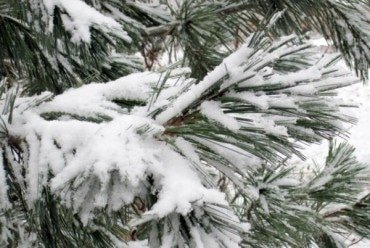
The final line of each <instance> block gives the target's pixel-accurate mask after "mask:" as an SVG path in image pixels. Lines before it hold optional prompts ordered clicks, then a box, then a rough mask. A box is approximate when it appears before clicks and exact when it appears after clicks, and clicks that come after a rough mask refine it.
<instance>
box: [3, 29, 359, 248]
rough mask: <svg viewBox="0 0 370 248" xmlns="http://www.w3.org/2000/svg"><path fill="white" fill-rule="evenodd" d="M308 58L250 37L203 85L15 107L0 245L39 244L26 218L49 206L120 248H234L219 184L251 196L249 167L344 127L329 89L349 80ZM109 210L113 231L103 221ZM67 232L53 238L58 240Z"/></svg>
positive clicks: (112, 89) (151, 83)
mask: <svg viewBox="0 0 370 248" xmlns="http://www.w3.org/2000/svg"><path fill="white" fill-rule="evenodd" d="M256 37H257V38H256ZM312 53H313V50H312V49H311V46H310V45H309V44H306V43H300V42H299V40H298V39H297V38H296V37H295V36H287V37H283V38H281V39H280V40H278V41H271V40H270V39H268V38H266V37H263V35H262V36H253V37H252V38H251V39H250V42H248V43H247V44H246V45H244V46H243V47H241V48H240V49H239V50H237V51H236V52H235V53H233V54H231V55H230V56H229V57H227V58H226V59H224V61H223V62H222V63H221V64H220V65H219V66H218V67H216V68H215V69H214V70H213V71H211V72H209V73H208V75H207V76H206V77H205V78H204V79H202V80H200V81H199V82H197V80H195V79H192V78H189V76H188V74H189V70H188V69H172V70H169V71H167V72H164V73H149V72H145V73H136V74H132V75H129V76H126V77H123V78H120V79H118V80H115V81H112V82H108V83H104V84H103V83H92V84H89V85H84V86H82V87H79V88H76V89H69V90H67V91H66V92H64V93H63V94H60V95H57V96H52V95H51V94H50V93H43V94H42V95H38V96H33V97H19V98H17V99H16V101H15V103H14V107H13V108H12V109H13V111H12V118H11V122H10V121H9V122H7V123H5V122H4V126H3V128H4V130H3V132H4V133H6V137H7V138H6V139H3V140H2V156H3V160H2V161H3V163H2V164H1V168H0V179H1V181H0V184H1V185H0V188H1V189H2V190H1V191H0V196H1V197H2V198H1V202H0V205H1V211H2V214H3V215H11V216H12V218H1V219H0V221H1V226H2V228H1V231H2V237H4V238H3V239H2V240H3V241H4V242H5V243H6V242H10V241H9V240H11V242H17V241H14V240H17V239H16V238H15V237H14V235H17V232H14V230H13V229H14V228H16V229H17V228H18V229H22V230H33V231H29V232H24V234H23V235H24V236H22V238H21V239H19V240H20V241H19V242H21V241H25V240H29V244H30V245H31V244H32V245H36V246H37V244H39V243H38V242H39V240H38V234H37V232H38V231H40V230H39V228H40V227H38V226H37V224H36V225H35V226H33V228H29V225H33V224H32V222H24V220H29V218H31V219H32V218H36V219H33V220H34V221H35V223H39V221H40V219H37V218H39V216H38V214H37V213H39V211H41V210H40V206H47V208H50V209H54V210H55V211H57V210H58V211H64V212H63V213H64V215H65V216H69V217H68V218H71V219H74V220H73V221H72V222H71V223H70V224H68V225H72V226H73V225H76V226H77V227H78V228H85V229H84V230H87V233H89V235H94V233H95V232H101V234H100V235H102V237H105V239H107V240H109V242H113V243H114V245H116V246H123V247H126V245H133V244H134V243H127V242H128V241H129V240H136V239H140V240H142V241H143V242H141V243H142V244H144V243H145V242H147V241H145V240H148V239H149V242H150V247H160V246H165V247H173V246H176V245H179V244H184V245H185V244H188V245H190V246H192V247H202V246H203V247H239V245H240V244H242V241H243V239H244V237H247V236H245V235H244V234H245V233H246V232H248V228H249V224H248V223H247V222H249V220H248V219H246V218H244V217H241V216H240V215H239V214H238V212H237V211H236V209H237V208H238V207H241V206H237V207H235V206H234V203H233V202H231V200H230V199H229V198H228V197H226V195H225V194H224V192H225V190H223V189H222V187H220V185H221V184H222V180H224V181H225V180H228V181H230V182H231V185H232V187H233V192H238V193H241V194H248V193H249V191H248V190H247V188H248V187H247V188H246V187H245V184H246V181H245V180H246V178H248V177H249V176H250V171H251V169H253V170H257V169H258V168H264V166H267V167H268V168H270V169H273V168H275V167H276V166H278V165H279V163H281V162H284V160H285V159H286V158H287V157H289V156H291V154H292V153H296V154H299V150H298V148H299V147H300V145H301V144H302V143H301V142H315V141H318V140H320V139H322V138H331V137H333V136H334V135H335V134H338V133H340V132H341V131H342V129H341V124H342V123H343V122H348V121H351V120H352V118H351V117H348V116H346V115H343V114H341V113H340V111H339V110H340V108H341V106H342V105H343V103H341V102H337V101H335V100H334V98H333V95H335V93H334V91H333V90H335V89H336V88H340V87H343V86H347V85H350V84H353V83H355V82H357V79H356V78H355V77H353V76H351V74H350V73H349V72H348V71H347V70H346V69H345V68H343V67H341V66H339V65H337V64H336V62H337V61H338V58H339V57H338V56H337V55H333V56H324V57H313V56H312ZM7 99H9V98H4V100H3V101H2V106H3V108H6V106H7V105H9V103H8V100H7ZM4 114H5V115H3V116H2V119H3V120H4V121H5V120H7V115H9V113H8V112H7V111H5V112H4ZM297 142H298V143H297ZM219 176H223V177H221V178H223V179H222V180H221V179H220V178H219ZM220 180H221V181H220ZM222 191H224V192H222ZM48 197H49V198H50V197H51V198H52V199H54V200H53V201H50V202H47V201H46V200H47V199H49V198H48ZM53 202H55V204H57V207H56V206H54V205H52V206H50V205H48V204H51V203H53ZM43 204H45V205H43ZM49 211H51V210H49ZM12 212H16V213H17V212H18V215H16V214H13V215H12V214H11V213H12ZM19 213H22V214H19ZM117 213H119V214H118V216H121V217H116V218H114V223H113V224H110V225H108V226H110V227H112V228H111V229H110V228H109V227H107V224H106V223H107V221H108V220H107V219H106V218H105V217H104V216H105V215H111V216H114V215H115V214H117ZM28 214H30V216H38V217H28ZM122 216H126V217H125V218H123V217H122ZM66 218H67V217H66ZM59 221H61V220H59ZM112 221H113V220H112ZM68 225H67V226H63V225H61V226H58V229H56V230H55V232H57V233H58V235H61V236H63V237H64V238H65V239H67V240H69V239H68V238H69V237H75V236H74V234H72V233H70V232H68V230H69V229H68V228H71V227H70V226H68ZM41 226H42V225H41ZM113 227H114V228H113ZM34 228H36V229H34ZM41 228H42V227H41ZM135 228H136V229H135ZM68 242H71V241H68ZM102 242H103V241H102ZM106 242H108V241H106ZM109 242H108V243H109ZM15 244H17V243H15ZM135 244H137V242H136V243H135Z"/></svg>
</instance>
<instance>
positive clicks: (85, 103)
mask: <svg viewBox="0 0 370 248" xmlns="http://www.w3.org/2000/svg"><path fill="white" fill-rule="evenodd" d="M159 77H160V76H159V75H158V74H154V73H152V74H151V73H136V74H131V75H129V76H127V77H123V78H120V79H117V80H115V81H112V82H108V83H106V84H102V83H92V84H89V85H84V86H82V87H80V88H77V89H70V90H68V91H66V92H65V93H64V94H62V95H58V96H56V97H55V98H54V99H53V101H51V102H47V103H45V104H43V105H42V106H41V107H40V108H39V111H40V113H43V112H62V113H68V114H76V115H79V116H83V117H96V116H99V115H102V116H109V117H111V118H114V117H117V116H120V114H121V113H122V108H120V107H119V106H118V105H117V104H115V103H114V102H112V101H114V100H118V101H119V100H127V101H130V100H131V101H137V102H146V100H147V99H148V98H149V96H150V92H151V91H152V88H151V86H152V85H153V84H155V83H156V82H157V81H158V80H159Z"/></svg>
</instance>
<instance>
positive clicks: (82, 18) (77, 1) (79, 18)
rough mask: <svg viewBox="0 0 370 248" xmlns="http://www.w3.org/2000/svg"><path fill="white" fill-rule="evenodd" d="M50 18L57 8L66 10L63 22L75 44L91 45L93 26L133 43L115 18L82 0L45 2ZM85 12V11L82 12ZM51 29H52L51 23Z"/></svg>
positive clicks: (50, 0)
mask: <svg viewBox="0 0 370 248" xmlns="http://www.w3.org/2000/svg"><path fill="white" fill-rule="evenodd" d="M43 3H44V5H45V7H46V10H47V13H48V15H49V16H53V15H54V9H55V7H58V8H60V9H62V10H64V11H65V12H66V13H67V14H62V20H63V24H64V27H65V28H66V30H68V31H70V32H71V34H72V38H71V40H72V41H73V42H75V43H79V42H81V41H83V42H87V43H90V41H91V32H90V28H91V27H92V26H94V27H98V28H100V29H102V31H106V32H114V34H115V35H116V36H119V37H120V38H122V39H124V40H126V41H127V42H131V38H130V37H129V36H128V34H127V33H126V32H125V31H123V30H122V27H121V25H120V24H119V23H118V22H116V21H115V20H114V19H113V18H111V17H108V16H105V15H103V14H102V13H100V12H99V11H97V10H96V9H95V8H93V7H91V6H89V5H88V4H86V3H85V2H83V1H81V0H43ZM81 10H83V11H81ZM50 25H51V26H50V27H49V29H50V30H51V29H52V23H51V22H50Z"/></svg>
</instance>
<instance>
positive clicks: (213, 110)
mask: <svg viewBox="0 0 370 248" xmlns="http://www.w3.org/2000/svg"><path fill="white" fill-rule="evenodd" d="M200 113H201V114H203V115H204V116H206V117H207V118H209V119H211V120H213V121H216V122H218V123H219V124H221V125H222V126H224V127H226V128H228V129H230V130H233V131H237V130H239V129H240V127H241V126H240V124H239V123H238V121H237V120H236V119H235V118H234V117H232V116H230V115H226V114H224V112H223V111H222V109H221V103H219V102H216V101H204V102H203V103H202V104H201V105H200Z"/></svg>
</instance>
